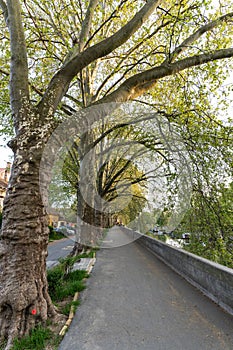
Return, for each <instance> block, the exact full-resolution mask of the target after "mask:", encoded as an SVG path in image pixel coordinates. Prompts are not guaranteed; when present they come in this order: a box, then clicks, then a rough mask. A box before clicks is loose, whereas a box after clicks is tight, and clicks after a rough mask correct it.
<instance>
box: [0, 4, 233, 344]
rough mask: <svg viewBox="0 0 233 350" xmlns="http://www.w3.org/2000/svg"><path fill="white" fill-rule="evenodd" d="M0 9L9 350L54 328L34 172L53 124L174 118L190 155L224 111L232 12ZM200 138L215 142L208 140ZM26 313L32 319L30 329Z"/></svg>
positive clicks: (225, 8)
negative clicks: (107, 113) (140, 111)
mask: <svg viewBox="0 0 233 350" xmlns="http://www.w3.org/2000/svg"><path fill="white" fill-rule="evenodd" d="M0 7H1V10H2V12H1V16H0V27H1V36H0V59H1V68H0V74H1V77H0V80H1V89H0V96H1V101H2V103H1V107H0V117H1V119H2V120H3V122H4V120H5V121H6V123H5V125H6V126H7V127H8V125H9V124H10V123H12V125H13V127H14V138H13V139H12V141H11V143H10V146H11V148H12V149H13V151H14V164H13V171H12V176H11V180H10V184H9V189H8V195H7V196H6V199H5V203H4V212H3V229H2V231H1V243H0V244H1V246H0V250H1V258H0V265H1V266H0V271H4V274H2V273H1V291H0V292H1V301H0V309H1V316H0V332H1V337H6V338H8V343H7V347H6V349H7V350H8V349H9V348H10V346H11V344H12V342H13V339H14V338H15V337H17V336H22V335H23V334H25V333H27V332H29V330H30V329H31V328H32V327H33V326H34V325H35V324H36V323H38V322H46V320H47V318H48V317H49V316H53V317H56V310H55V309H54V307H53V305H52V303H51V299H50V298H49V295H48V292H47V281H46V264H45V257H46V247H47V240H48V231H47V222H46V214H45V210H44V206H43V205H44V204H43V203H42V200H41V196H40V187H39V170H40V160H41V158H42V153H43V149H44V147H45V145H46V143H47V141H48V139H49V137H50V136H51V134H52V133H53V132H54V130H55V129H56V127H57V125H58V124H59V123H60V121H63V120H65V119H68V118H69V117H70V116H71V115H72V113H73V112H75V111H78V110H80V109H81V108H85V107H87V106H91V105H93V104H100V103H104V102H125V101H129V100H135V99H139V100H140V101H141V102H143V103H146V104H150V105H152V106H153V107H154V108H155V110H156V111H158V110H159V111H162V112H164V113H166V114H167V115H170V116H172V117H173V118H175V119H176V122H177V125H179V126H180V127H181V129H182V127H183V128H184V134H185V132H186V131H187V134H185V136H186V138H185V140H186V141H187V143H189V147H190V152H191V151H192V150H194V148H192V147H193V144H192V140H195V138H196V139H198V135H199V134H200V136H202V134H201V129H200V120H202V118H203V123H204V124H203V125H204V126H205V128H204V131H205V130H206V127H207V126H208V121H209V119H210V116H212V115H214V114H216V115H217V112H218V109H220V108H221V109H223V108H225V101H224V100H225V96H226V95H225V93H226V91H223V93H221V91H220V90H219V86H221V85H222V83H223V81H224V79H225V77H226V75H227V73H228V71H229V70H230V69H231V64H232V56H233V49H232V38H233V35H232V17H233V13H232V12H231V3H230V2H229V1H227V0H224V1H221V3H220V4H219V6H217V7H216V6H215V7H214V6H213V5H212V1H211V0H208V1H206V0H205V1H201V0H198V1H195V2H193V1H190V0H179V1H173V0H172V1H171V2H167V1H159V0H148V1H146V2H145V1H143V0H139V1H135V0H111V1H97V0H89V1H74V0H65V1H64V0H62V1H61V0H57V1H56V2H52V1H48V0H42V1H38V0H35V1H31V0H27V1H23V0H21V1H20V0H14V1H13V0H0ZM223 62H224V63H223ZM8 85H9V87H10V93H9V92H8ZM225 90H226V89H225ZM213 95H219V96H217V97H218V103H216V104H215V105H214V103H213ZM9 110H10V111H11V117H9ZM206 111H208V114H206ZM210 111H212V113H210ZM193 116H194V118H193ZM211 118H212V117H211ZM10 119H11V120H10ZM187 125H188V128H186V129H185V127H186V126H187ZM3 130H4V131H5V128H4V129H3ZM215 130H216V128H215ZM221 130H223V129H221ZM189 132H190V133H191V134H189ZM219 132H220V131H219ZM208 135H209V136H208ZM217 136H218V137H219V136H220V134H219V133H218V135H217ZM206 137H207V139H208V137H209V138H210V139H211V140H212V136H211V132H209V133H206ZM210 139H208V142H207V143H205V138H204V136H203V138H202V139H201V140H202V141H203V145H204V146H206V147H207V145H208V147H212V148H210V149H209V153H208V152H207V151H206V150H205V152H204V154H205V155H206V156H204V157H203V162H204V163H205V162H206V159H208V154H211V152H212V149H213V146H212V145H211V142H212V141H211V140H210ZM213 139H215V138H213ZM220 140H221V138H220ZM194 143H195V141H194ZM209 145H210V146H209ZM196 149H197V154H198V153H200V154H202V152H201V151H200V152H199V151H198V147H197V148H196ZM214 149H218V147H217V146H216V147H215V148H214ZM221 149H222V150H223V147H222V148H221ZM193 154H194V161H195V151H193ZM205 157H206V158H205ZM199 163H200V162H199ZM213 163H214V161H213V162H212V163H211V164H213ZM226 163H227V162H226ZM44 172H45V174H44V177H45V178H46V179H47V181H49V176H50V174H49V169H45V170H44ZM210 173H211V172H209V174H210ZM202 176H204V175H200V177H199V179H200V182H201V179H202ZM210 178H211V176H210ZM211 180H212V178H211ZM197 181H198V179H197ZM207 182H208V181H207ZM45 187H46V186H45ZM44 190H45V189H44ZM204 190H205V191H206V186H204ZM25 246H26V247H27V251H25ZM19 261H20V262H21V264H19ZM10 270H12V271H14V274H12V271H10ZM20 276H21V277H22V278H21V279H22V281H21V282H20V284H19V283H18V282H19V281H18V279H19V278H20ZM25 276H27V278H25ZM31 308H37V309H39V310H40V312H39V314H38V317H37V318H33V316H32V314H31V313H30V310H31Z"/></svg>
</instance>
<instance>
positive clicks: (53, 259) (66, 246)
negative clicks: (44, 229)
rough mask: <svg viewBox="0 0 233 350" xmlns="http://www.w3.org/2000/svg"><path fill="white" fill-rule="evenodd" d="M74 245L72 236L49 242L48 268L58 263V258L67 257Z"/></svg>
mask: <svg viewBox="0 0 233 350" xmlns="http://www.w3.org/2000/svg"><path fill="white" fill-rule="evenodd" d="M73 246H74V240H73V239H70V238H64V239H61V240H58V241H54V242H51V243H49V245H48V256H47V261H46V265H47V268H51V267H53V266H55V265H56V264H58V259H60V258H65V257H66V256H67V255H68V254H69V253H70V252H71V250H72V248H73Z"/></svg>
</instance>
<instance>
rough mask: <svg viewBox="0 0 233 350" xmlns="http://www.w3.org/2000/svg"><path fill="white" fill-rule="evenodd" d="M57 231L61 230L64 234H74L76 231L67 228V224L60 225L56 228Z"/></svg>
mask: <svg viewBox="0 0 233 350" xmlns="http://www.w3.org/2000/svg"><path fill="white" fill-rule="evenodd" d="M54 231H55V232H61V233H63V234H64V235H74V234H75V231H74V230H71V229H69V228H67V227H66V226H59V227H57V228H55V229H54Z"/></svg>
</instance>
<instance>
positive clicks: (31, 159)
mask: <svg viewBox="0 0 233 350" xmlns="http://www.w3.org/2000/svg"><path fill="white" fill-rule="evenodd" d="M41 153H42V151H41V150H39V149H36V148H35V147H31V148H29V147H28V149H25V148H24V149H23V147H22V146H21V147H20V151H18V152H17V155H16V157H15V160H14V164H13V169H12V175H11V178H10V183H9V189H8V192H7V196H6V198H5V202H4V214H3V227H2V233H1V240H0V281H1V284H0V296H1V297H0V335H1V338H8V345H7V347H6V349H9V348H10V345H11V343H12V340H13V339H14V338H15V337H21V336H23V335H25V334H27V333H28V331H29V330H30V329H31V328H33V327H34V326H35V325H36V324H38V323H40V322H42V323H43V322H45V321H46V320H47V318H48V317H50V316H51V317H52V316H55V315H56V311H55V308H54V306H53V304H52V302H51V299H50V297H49V294H48V285H47V277H46V257H47V244H48V226H47V216H46V213H45V209H44V206H43V203H42V198H41V194H40V187H39V165H40V159H41Z"/></svg>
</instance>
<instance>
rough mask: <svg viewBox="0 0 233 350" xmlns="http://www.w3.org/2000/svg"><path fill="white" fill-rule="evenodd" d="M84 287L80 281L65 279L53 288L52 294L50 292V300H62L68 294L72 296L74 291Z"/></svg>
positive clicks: (79, 290)
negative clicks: (65, 280)
mask: <svg viewBox="0 0 233 350" xmlns="http://www.w3.org/2000/svg"><path fill="white" fill-rule="evenodd" d="M84 289H85V285H84V284H83V282H82V281H67V282H66V283H65V282H63V283H62V285H61V286H60V287H59V288H57V289H56V290H55V292H54V293H53V295H51V294H50V296H51V299H52V300H56V301H62V300H64V299H65V298H67V297H69V296H73V295H74V294H75V293H76V292H81V291H82V290H84Z"/></svg>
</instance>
